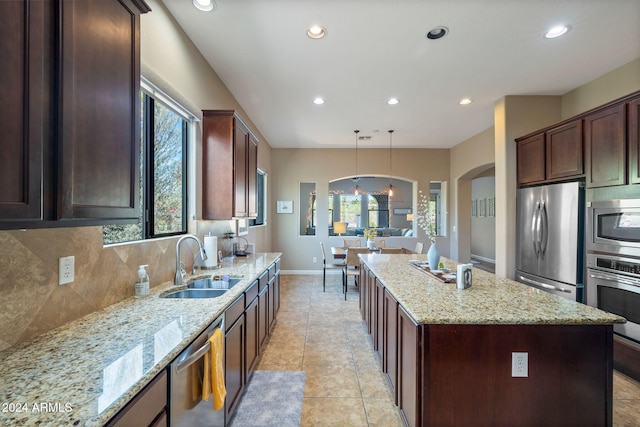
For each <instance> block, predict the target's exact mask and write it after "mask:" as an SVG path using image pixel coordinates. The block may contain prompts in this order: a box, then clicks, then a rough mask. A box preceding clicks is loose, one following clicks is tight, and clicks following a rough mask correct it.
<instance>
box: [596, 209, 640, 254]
mask: <svg viewBox="0 0 640 427" xmlns="http://www.w3.org/2000/svg"><path fill="white" fill-rule="evenodd" d="M585 236H586V237H587V243H586V246H587V252H600V253H605V254H617V255H622V256H631V257H640V199H621V200H609V201H601V202H589V203H587V230H586V233H585Z"/></svg>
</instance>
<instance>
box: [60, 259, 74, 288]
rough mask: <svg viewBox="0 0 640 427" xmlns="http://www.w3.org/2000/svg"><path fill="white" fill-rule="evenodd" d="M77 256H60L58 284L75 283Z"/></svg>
mask: <svg viewBox="0 0 640 427" xmlns="http://www.w3.org/2000/svg"><path fill="white" fill-rule="evenodd" d="M75 263H76V257H74V256H65V257H62V258H60V260H59V265H58V271H59V273H58V285H66V284H67V283H73V281H74V279H75Z"/></svg>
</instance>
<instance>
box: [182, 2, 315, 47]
mask: <svg viewBox="0 0 640 427" xmlns="http://www.w3.org/2000/svg"><path fill="white" fill-rule="evenodd" d="M194 1H195V0H194ZM326 34H327V30H325V29H324V28H322V27H321V26H320V25H312V26H311V27H309V29H308V30H307V35H308V36H309V37H311V38H312V39H321V38H323V37H324V36H325V35H326Z"/></svg>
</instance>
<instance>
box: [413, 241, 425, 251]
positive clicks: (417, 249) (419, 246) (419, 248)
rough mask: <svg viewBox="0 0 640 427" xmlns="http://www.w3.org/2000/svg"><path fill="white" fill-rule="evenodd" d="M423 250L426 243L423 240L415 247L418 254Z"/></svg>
mask: <svg viewBox="0 0 640 427" xmlns="http://www.w3.org/2000/svg"><path fill="white" fill-rule="evenodd" d="M423 250H424V243H422V242H418V243H416V248H415V250H414V252H415V253H417V254H421V253H422V251H423Z"/></svg>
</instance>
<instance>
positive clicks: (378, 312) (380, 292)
mask: <svg viewBox="0 0 640 427" xmlns="http://www.w3.org/2000/svg"><path fill="white" fill-rule="evenodd" d="M373 291H374V307H373V308H374V312H375V315H374V316H373V318H374V320H375V325H374V327H373V348H374V349H375V350H376V351H377V352H378V356H379V357H380V363H381V364H382V363H383V362H384V361H383V359H384V356H383V355H384V340H383V337H384V323H385V322H384V317H385V312H384V286H382V283H380V281H379V280H377V279H376V281H375V286H374V287H373Z"/></svg>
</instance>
